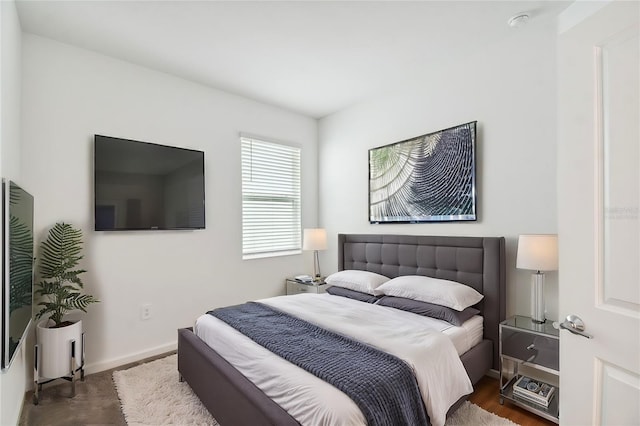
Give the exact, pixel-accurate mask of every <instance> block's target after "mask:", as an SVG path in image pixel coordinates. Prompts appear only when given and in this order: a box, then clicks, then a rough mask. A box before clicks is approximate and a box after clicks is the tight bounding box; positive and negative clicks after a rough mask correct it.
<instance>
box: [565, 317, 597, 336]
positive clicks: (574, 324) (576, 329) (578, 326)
mask: <svg viewBox="0 0 640 426" xmlns="http://www.w3.org/2000/svg"><path fill="white" fill-rule="evenodd" d="M560 328H564V329H565V330H569V331H570V332H572V333H573V334H577V335H579V336H582V337H586V338H587V339H593V336H592V335H590V334H589V333H585V332H584V321H582V319H581V318H580V317H579V316H577V315H567V318H566V319H565V320H564V321H563V322H561V323H560Z"/></svg>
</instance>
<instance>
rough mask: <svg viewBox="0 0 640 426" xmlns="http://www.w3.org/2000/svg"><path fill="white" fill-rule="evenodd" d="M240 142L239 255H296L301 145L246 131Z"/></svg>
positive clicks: (299, 230) (255, 256) (260, 256)
mask: <svg viewBox="0 0 640 426" xmlns="http://www.w3.org/2000/svg"><path fill="white" fill-rule="evenodd" d="M240 144H241V168H242V259H244V260H246V259H255V258H262V257H272V256H286V255H291V254H300V253H301V252H302V243H301V240H302V236H301V228H302V226H301V222H302V217H301V216H302V214H301V210H302V209H301V180H302V179H301V157H302V149H301V147H300V146H298V145H295V144H289V143H283V142H276V141H273V140H269V139H266V138H263V137H259V136H253V135H247V134H240Z"/></svg>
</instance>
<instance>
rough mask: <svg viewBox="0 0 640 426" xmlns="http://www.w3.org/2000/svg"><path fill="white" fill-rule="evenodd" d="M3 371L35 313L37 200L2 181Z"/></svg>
mask: <svg viewBox="0 0 640 426" xmlns="http://www.w3.org/2000/svg"><path fill="white" fill-rule="evenodd" d="M2 244H3V250H2V252H3V256H2V368H3V369H6V368H8V367H9V366H10V365H11V361H12V360H13V359H14V358H15V355H16V353H17V351H18V348H19V347H20V345H21V344H22V342H23V341H24V339H25V336H26V333H27V330H28V329H29V323H30V322H31V316H32V310H33V197H32V196H31V194H29V193H28V192H27V191H25V190H24V189H22V188H21V187H19V186H18V185H16V184H15V183H14V182H12V181H9V180H3V181H2Z"/></svg>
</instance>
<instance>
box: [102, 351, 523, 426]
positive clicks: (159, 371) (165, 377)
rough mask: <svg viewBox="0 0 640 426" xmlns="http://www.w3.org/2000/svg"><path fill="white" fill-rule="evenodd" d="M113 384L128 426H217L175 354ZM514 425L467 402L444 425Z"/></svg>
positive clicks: (115, 375) (131, 370) (135, 369)
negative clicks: (182, 379) (180, 370)
mask: <svg viewBox="0 0 640 426" xmlns="http://www.w3.org/2000/svg"><path fill="white" fill-rule="evenodd" d="M113 381H114V382H115V384H116V389H117V391H118V397H119V398H120V404H121V406H122V412H123V413H124V417H125V419H126V420H127V424H128V425H130V426H143V425H144V426H151V425H153V426H155V425H203V426H204V425H208V426H215V425H218V422H216V420H215V419H214V418H213V417H211V414H209V412H208V411H207V409H206V408H204V406H203V405H202V403H201V402H200V400H199V399H198V397H197V396H196V395H195V394H194V393H193V392H192V391H191V388H190V387H189V385H187V384H186V383H180V382H179V381H178V371H177V356H176V355H170V356H168V357H166V358H162V359H159V360H156V361H152V362H149V363H146V364H142V365H139V366H136V367H132V368H129V369H128V370H120V371H115V372H114V373H113ZM514 425H515V426H517V425H516V424H515V423H513V422H512V421H510V420H507V419H504V418H502V417H498V416H496V415H495V414H492V413H490V412H488V411H485V410H483V409H482V408H480V407H478V406H477V405H474V404H472V403H470V402H469V401H466V402H465V403H464V404H463V405H462V406H461V407H460V408H459V409H458V410H457V411H456V412H455V413H454V414H453V415H452V416H451V417H450V418H449V419H447V422H446V426H514Z"/></svg>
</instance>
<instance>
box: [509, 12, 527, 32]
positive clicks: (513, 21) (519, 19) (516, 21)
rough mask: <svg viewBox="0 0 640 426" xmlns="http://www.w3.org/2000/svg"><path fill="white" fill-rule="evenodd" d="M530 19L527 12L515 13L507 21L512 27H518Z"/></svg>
mask: <svg viewBox="0 0 640 426" xmlns="http://www.w3.org/2000/svg"><path fill="white" fill-rule="evenodd" d="M528 20H529V15H528V14H527V13H518V14H517V15H514V16H512V17H511V18H509V20H508V21H507V24H509V26H510V27H512V28H517V27H521V26H523V25H524V24H526V23H527V21H528Z"/></svg>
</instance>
